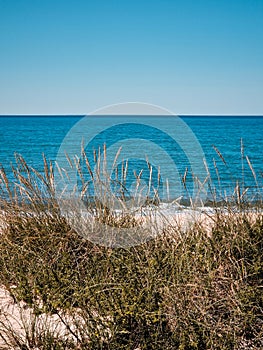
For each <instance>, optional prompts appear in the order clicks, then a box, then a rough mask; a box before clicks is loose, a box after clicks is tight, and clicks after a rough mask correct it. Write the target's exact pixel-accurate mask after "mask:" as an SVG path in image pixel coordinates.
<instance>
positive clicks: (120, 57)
mask: <svg viewBox="0 0 263 350" xmlns="http://www.w3.org/2000/svg"><path fill="white" fill-rule="evenodd" d="M127 101H139V102H148V103H154V104H157V105H161V106H163V107H165V108H168V109H171V110H172V111H173V112H175V113H177V114H262V115H263V0H181V1H179V0H158V1H157V0H129V1H127V0H119V1H117V0H94V1H91V0H71V1H69V0H0V114H84V113H89V112H91V111H92V110H94V109H97V108H100V107H102V106H104V105H108V104H112V103H118V102H127Z"/></svg>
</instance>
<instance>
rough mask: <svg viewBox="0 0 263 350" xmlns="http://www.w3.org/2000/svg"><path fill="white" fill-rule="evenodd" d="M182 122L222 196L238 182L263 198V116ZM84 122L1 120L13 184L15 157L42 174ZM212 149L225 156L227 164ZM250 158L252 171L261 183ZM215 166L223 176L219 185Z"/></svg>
mask: <svg viewBox="0 0 263 350" xmlns="http://www.w3.org/2000/svg"><path fill="white" fill-rule="evenodd" d="M108 118H110V117H108ZM158 118H162V116H160V117H158ZM181 118H182V120H183V121H184V122H185V123H186V124H187V125H188V126H189V127H190V128H191V130H192V132H193V133H194V134H195V136H196V138H197V140H198V141H199V143H200V145H201V147H202V149H203V151H204V155H205V158H206V162H207V165H208V168H209V170H210V175H211V182H212V183H213V184H214V186H215V188H216V190H217V192H218V193H220V194H221V195H222V194H223V193H224V192H226V193H230V192H231V191H233V189H234V187H235V186H236V183H237V181H238V182H239V183H240V184H241V185H242V187H244V188H248V194H249V195H250V196H251V198H252V197H253V198H255V197H254V196H255V194H260V195H261V194H262V188H263V117H259V116H247V117H245V116H242V117H240V116H211V117H209V116H183V117H181ZM81 119H82V116H0V164H1V166H2V167H4V168H5V169H6V172H7V175H8V177H9V178H10V180H11V181H13V180H14V178H13V175H12V171H11V165H10V164H15V156H14V155H15V153H18V154H21V155H22V156H23V157H24V159H25V160H26V162H27V163H28V164H29V165H31V166H33V167H34V168H36V169H37V170H39V171H42V169H43V159H42V155H43V154H45V156H46V157H47V159H49V160H51V161H55V160H56V157H57V153H58V150H59V147H60V145H61V143H62V142H63V139H64V137H65V136H66V134H67V133H68V132H69V131H70V129H71V128H72V127H73V126H74V125H75V124H76V123H77V122H78V121H80V120H81ZM113 136H114V135H112V137H113ZM114 137H115V136H114ZM114 137H113V140H114ZM110 139H111V135H110V134H109V135H108V139H107V141H109V142H113V141H112V140H110ZM241 140H242V144H243V153H242V152H241ZM104 141H105V140H104ZM155 141H156V140H155ZM157 143H158V140H157ZM159 143H162V140H159ZM213 146H215V147H216V148H217V149H218V150H219V151H220V154H221V155H222V156H223V159H222V158H221V157H220V155H219V154H218V153H217V152H216V150H215V148H214V147H213ZM133 147H135V148H136V147H137V148H138V150H137V152H138V154H140V153H141V152H142V150H141V148H140V144H139V143H137V144H134V146H133ZM246 156H247V157H248V159H249V161H250V163H251V165H252V166H253V169H254V173H255V174H256V180H255V174H253V173H252V171H251V168H250V166H249V164H248V161H247V159H246ZM182 159H183V157H181V158H180V155H178V160H177V167H178V171H179V174H180V176H181V177H182V176H183V174H184V170H185V167H186V166H189V164H184V162H183V160H182ZM160 161H161V159H160ZM132 162H133V163H134V162H136V159H133V160H131V163H132ZM215 164H216V167H217V170H218V173H219V174H220V181H218V173H217V171H216V168H215ZM133 166H134V167H136V166H137V169H136V171H137V173H138V172H139V168H138V167H140V163H139V162H137V165H136V166H135V165H134V164H133ZM164 166H165V167H167V168H169V167H170V166H171V164H169V163H167V164H164ZM170 186H171V184H170Z"/></svg>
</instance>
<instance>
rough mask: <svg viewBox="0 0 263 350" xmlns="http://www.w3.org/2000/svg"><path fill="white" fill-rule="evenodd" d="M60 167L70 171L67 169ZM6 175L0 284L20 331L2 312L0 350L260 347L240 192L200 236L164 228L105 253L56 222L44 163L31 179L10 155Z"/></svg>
mask: <svg viewBox="0 0 263 350" xmlns="http://www.w3.org/2000/svg"><path fill="white" fill-rule="evenodd" d="M218 152H219V151H218ZM218 155H219V157H220V158H221V157H222V158H221V161H224V158H223V156H222V155H221V153H219V154H218ZM220 155H221V156H220ZM96 156H97V157H100V156H99V155H96ZM101 159H103V158H101ZM84 160H85V164H86V166H87V169H88V171H91V175H92V176H93V178H96V181H98V177H99V176H98V174H100V173H97V174H94V173H93V172H92V170H91V168H89V161H88V159H87V158H85V157H84ZM69 161H70V162H71V163H72V166H73V167H74V166H76V167H77V168H76V169H77V171H81V169H80V167H79V166H78V165H79V164H80V163H79V162H78V160H77V159H76V160H75V162H74V160H69ZM101 162H102V163H101V164H102V165H103V160H101ZM250 165H251V167H252V164H251V162H250ZM123 169H124V171H123V174H122V175H121V176H122V180H124V179H125V178H124V176H125V169H126V165H124V166H123ZM13 174H14V177H15V181H16V185H15V186H14V183H10V182H9V180H8V176H7V174H6V173H5V171H4V169H1V189H2V197H1V209H2V222H3V223H2V230H1V240H0V252H1V254H0V276H1V285H2V286H3V288H4V289H5V290H7V291H8V293H9V294H10V295H11V297H12V300H13V302H14V307H16V310H18V311H17V312H18V314H19V315H20V316H21V317H20V320H21V319H22V320H24V321H23V322H20V326H19V327H16V326H15V323H14V322H13V321H12V317H11V316H12V315H11V316H10V314H8V312H7V313H5V312H4V311H3V310H2V313H1V314H0V339H2V344H3V347H4V346H6V347H7V348H9V349H92V350H94V349H114V350H115V349H134V350H135V349H153V350H156V349H173V350H174V349H180V350H182V349H185V350H192V349H202V350H203V349H204V350H205V349H229V350H230V349H237V350H239V349H240V350H242V349H260V348H262V347H263V331H262V329H263V327H262V323H263V316H262V315H263V313H262V311H263V303H262V302H263V293H262V282H263V280H262V277H263V274H262V267H263V260H262V248H263V246H262V233H263V216H262V212H261V211H260V210H259V209H258V208H256V207H254V208H253V211H252V210H251V209H249V210H247V206H246V204H247V203H246V201H245V195H244V191H245V189H242V190H241V186H239V185H237V186H238V187H236V188H235V190H234V192H233V193H234V194H233V199H234V200H233V202H232V203H230V202H229V201H228V202H227V205H226V206H225V207H224V208H223V209H222V208H217V209H216V210H215V211H214V214H213V215H212V216H211V218H210V219H212V220H211V221H210V233H209V234H207V228H205V227H204V226H203V225H202V223H198V222H196V223H195V224H194V225H192V226H191V227H189V229H188V230H182V229H180V227H179V226H175V225H172V224H171V225H166V226H165V228H163V229H162V232H160V234H159V235H158V236H157V237H155V238H154V239H152V240H149V241H147V242H145V243H144V244H141V245H138V246H134V247H130V248H129V249H124V248H118V249H112V248H110V247H109V248H107V247H103V246H99V245H95V244H93V243H91V242H90V241H88V240H86V239H84V238H83V237H82V236H80V235H79V234H77V233H76V232H75V231H74V230H73V229H72V228H71V227H70V225H69V224H68V222H67V221H66V220H65V218H64V217H63V216H62V215H61V213H60V208H59V205H58V203H57V200H56V196H55V187H54V186H55V183H54V168H53V165H52V163H48V162H47V160H46V159H45V158H44V171H43V173H39V172H37V171H36V170H35V169H33V168H31V167H29V166H28V165H27V164H26V162H25V161H24V159H23V158H22V157H21V156H17V166H16V167H13ZM126 174H127V170H126ZM80 175H81V174H80ZM136 175H137V174H136ZM64 176H65V174H64ZM218 176H219V174H218ZM80 178H81V177H80ZM139 178H140V177H139V176H137V179H139ZM182 179H183V180H184V186H186V187H187V184H186V181H185V179H186V175H185V176H183V177H182ZM124 182H125V181H124ZM85 186H86V184H85V181H84V183H83V192H82V195H83V198H85V195H84V194H85ZM123 186H125V184H124V185H123ZM211 188H212V187H211ZM157 192H158V191H157ZM156 197H157V193H156ZM217 199H218V198H216V200H217ZM118 200H120V201H123V203H121V204H122V205H125V198H123V197H120V198H118ZM225 203H226V202H224V204H225ZM215 204H216V203H215ZM233 204H234V207H233ZM237 207H238V213H237V212H236V208H237ZM87 208H88V210H90V212H91V213H92V214H93V215H94V216H95V218H96V220H100V221H101V222H103V223H106V224H107V225H112V226H114V225H115V226H116V227H118V226H122V225H123V221H121V218H125V220H126V221H125V227H126V228H129V227H133V226H134V225H138V224H140V223H138V221H137V218H136V217H135V216H133V215H131V213H130V212H128V213H127V211H125V210H124V211H123V212H122V213H121V214H116V213H114V211H112V210H110V209H111V208H107V207H105V205H103V204H102V203H101V202H100V201H96V200H94V199H92V201H91V202H90V203H88V205H87ZM233 208H234V209H233ZM129 225H130V226H129ZM87 229H90V228H87ZM54 325H55V326H54Z"/></svg>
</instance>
